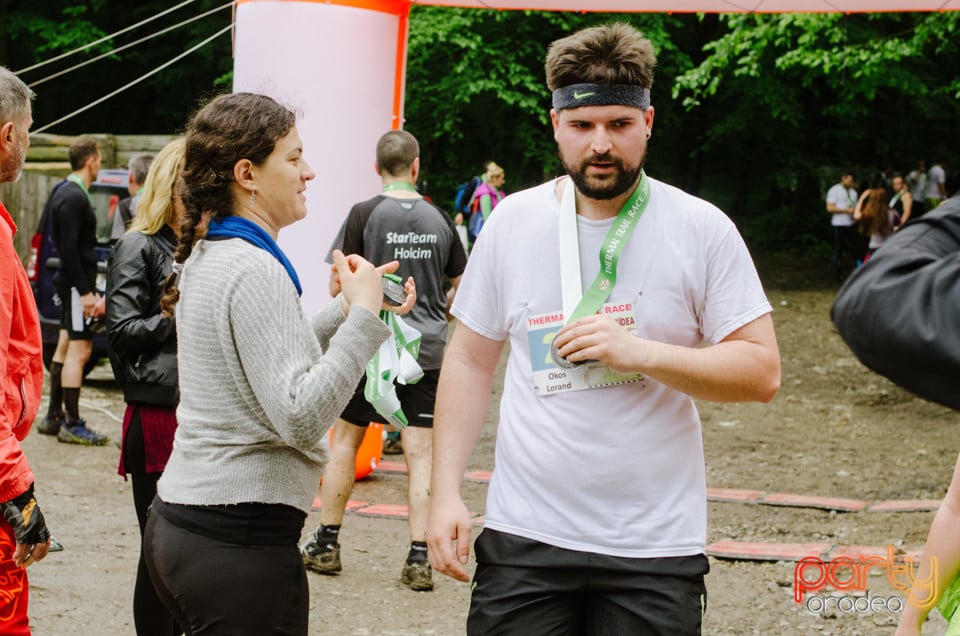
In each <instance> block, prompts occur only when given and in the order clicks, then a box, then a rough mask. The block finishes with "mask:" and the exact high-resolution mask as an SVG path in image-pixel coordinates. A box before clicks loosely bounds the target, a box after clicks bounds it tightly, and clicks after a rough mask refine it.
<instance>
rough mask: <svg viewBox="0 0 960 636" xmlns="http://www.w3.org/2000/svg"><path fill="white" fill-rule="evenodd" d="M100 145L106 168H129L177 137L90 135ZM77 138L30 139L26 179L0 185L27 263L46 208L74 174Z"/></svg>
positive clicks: (22, 254)
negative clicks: (137, 158)
mask: <svg viewBox="0 0 960 636" xmlns="http://www.w3.org/2000/svg"><path fill="white" fill-rule="evenodd" d="M87 136H90V137H94V138H95V139H97V140H98V141H99V142H100V150H101V152H102V153H103V167H104V168H117V167H121V166H126V165H127V162H129V161H130V159H132V158H133V157H135V156H136V155H139V154H143V153H150V154H156V153H157V152H159V151H160V149H162V148H163V147H164V146H166V145H167V144H168V143H169V142H170V141H172V140H173V139H176V136H175V135H106V134H99V135H87ZM76 139H77V137H70V136H65V135H48V134H39V135H30V149H29V150H28V151H27V163H26V165H25V166H24V170H23V176H21V177H20V180H19V181H17V182H16V183H3V184H0V201H2V202H3V204H4V205H5V206H6V208H7V210H8V211H9V212H10V216H12V217H13V220H14V221H15V222H16V224H17V233H16V235H15V236H14V237H13V240H14V243H15V245H16V248H17V252H18V253H19V254H20V258H21V259H22V260H23V261H24V263H26V260H27V256H28V254H29V251H30V239H31V238H33V235H34V233H35V232H36V231H37V224H38V223H39V222H40V215H41V214H42V213H43V206H44V204H46V202H47V197H49V196H50V191H51V190H52V189H53V186H54V185H56V183H57V182H58V181H59V180H60V179H62V178H63V177H65V176H67V175H68V174H69V173H70V159H69V155H68V152H69V149H70V144H72V143H73V142H74V140H76Z"/></svg>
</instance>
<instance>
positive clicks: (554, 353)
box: [550, 337, 586, 371]
mask: <svg viewBox="0 0 960 636" xmlns="http://www.w3.org/2000/svg"><path fill="white" fill-rule="evenodd" d="M550 357H551V358H552V359H553V363H554V364H555V365H557V366H558V367H559V368H561V369H564V370H566V371H569V370H570V369H576V368H577V367H579V366H582V365H583V364H584V362H586V360H582V361H580V362H573V361H571V360H567V359H566V358H564V357H562V356H561V355H560V349H558V348H557V338H556V337H554V338H553V341H552V342H551V343H550Z"/></svg>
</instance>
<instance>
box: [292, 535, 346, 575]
mask: <svg viewBox="0 0 960 636" xmlns="http://www.w3.org/2000/svg"><path fill="white" fill-rule="evenodd" d="M300 556H301V557H302V558H303V565H304V566H306V568H307V569H308V570H313V571H314V572H317V573H319V574H337V573H339V572H340V570H342V569H343V567H342V566H341V565H340V544H339V543H328V544H326V545H320V544H319V543H317V533H316V532H311V533H310V536H309V537H307V540H306V541H304V542H303V543H301V544H300Z"/></svg>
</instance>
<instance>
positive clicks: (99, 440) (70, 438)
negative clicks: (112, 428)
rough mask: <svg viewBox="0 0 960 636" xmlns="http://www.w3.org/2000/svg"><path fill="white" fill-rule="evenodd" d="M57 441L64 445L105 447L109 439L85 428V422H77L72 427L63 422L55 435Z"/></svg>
mask: <svg viewBox="0 0 960 636" xmlns="http://www.w3.org/2000/svg"><path fill="white" fill-rule="evenodd" d="M57 441H58V442H63V443H64V444H82V445H84V446H105V445H106V444H108V443H109V442H110V438H109V437H107V436H106V435H101V434H100V433H97V432H96V431H92V430H90V429H89V428H87V422H86V421H85V420H77V423H76V424H74V425H73V426H67V423H66V422H64V423H63V426H61V427H60V432H59V433H57Z"/></svg>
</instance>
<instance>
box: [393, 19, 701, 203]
mask: <svg viewBox="0 0 960 636" xmlns="http://www.w3.org/2000/svg"><path fill="white" fill-rule="evenodd" d="M612 19H618V20H623V21H629V22H632V23H634V24H636V25H637V26H638V27H640V28H641V29H642V30H643V31H644V32H645V33H646V34H647V36H648V37H650V38H651V39H652V40H653V41H654V42H655V43H656V44H657V48H658V49H660V50H664V49H665V50H675V49H676V47H674V45H673V42H672V40H671V38H670V36H669V34H668V31H669V30H668V28H667V27H666V25H668V24H672V23H674V22H675V21H674V20H673V19H671V18H669V17H668V16H665V15H661V14H616V15H610V14H597V13H562V12H544V11H497V10H469V9H450V8H446V7H427V6H421V5H414V7H413V10H412V11H411V15H410V38H409V45H408V56H407V87H406V102H405V113H404V114H405V118H406V121H405V123H404V126H405V127H406V128H407V129H408V130H410V131H411V132H412V133H413V134H415V135H416V136H417V138H418V139H419V140H420V142H421V147H422V154H423V165H424V176H425V178H426V179H427V181H428V183H429V189H430V192H431V193H434V194H435V199H436V200H437V203H439V204H440V205H447V206H449V205H450V202H451V200H452V197H453V192H454V190H455V187H456V184H457V183H458V182H460V181H463V180H465V179H467V178H469V177H470V176H472V175H474V174H477V173H479V172H480V169H481V166H482V164H483V162H484V161H485V160H488V159H492V160H494V161H496V162H497V163H500V164H501V165H503V166H504V167H505V168H506V169H507V179H508V182H509V189H511V190H514V189H518V188H520V187H523V186H526V185H530V184H533V183H537V182H539V181H541V180H543V179H544V178H548V177H550V176H552V175H555V174H558V172H559V170H560V162H559V159H558V158H557V154H556V144H555V143H554V141H553V131H552V128H551V126H550V117H549V111H550V93H549V91H548V90H547V88H546V83H545V79H544V68H543V64H544V55H545V52H546V47H547V45H548V44H549V43H550V42H552V41H553V40H555V39H557V38H560V37H563V36H565V35H569V34H570V33H573V32H574V31H576V30H578V29H580V28H583V27H585V26H591V25H594V24H600V23H604V22H609V21H610V20H612ZM680 57H682V56H680ZM675 60H676V58H674V60H672V62H671V64H673V63H675Z"/></svg>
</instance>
